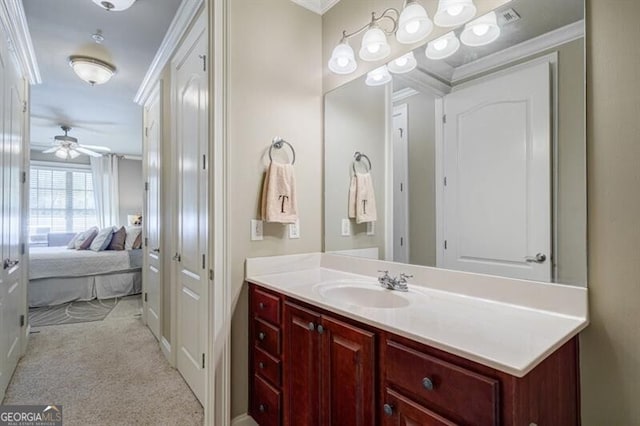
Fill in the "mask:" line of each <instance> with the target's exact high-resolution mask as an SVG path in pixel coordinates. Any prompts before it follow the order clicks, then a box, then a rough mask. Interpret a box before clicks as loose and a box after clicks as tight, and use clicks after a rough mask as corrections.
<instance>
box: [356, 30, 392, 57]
mask: <svg viewBox="0 0 640 426" xmlns="http://www.w3.org/2000/svg"><path fill="white" fill-rule="evenodd" d="M390 54H391V46H389V43H388V42H387V35H386V34H385V33H384V31H382V30H381V29H380V27H378V25H377V24H371V26H370V27H369V29H368V30H367V32H366V33H364V36H363V37H362V45H361V47H360V52H359V53H358V55H359V56H360V59H362V60H363V61H379V60H381V59H384V58H386V57H387V56H389V55H390Z"/></svg>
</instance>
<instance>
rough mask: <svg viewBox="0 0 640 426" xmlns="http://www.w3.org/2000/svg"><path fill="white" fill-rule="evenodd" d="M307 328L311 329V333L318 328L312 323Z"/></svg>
mask: <svg viewBox="0 0 640 426" xmlns="http://www.w3.org/2000/svg"><path fill="white" fill-rule="evenodd" d="M307 328H308V329H309V331H313V330H315V328H316V325H315V324H314V323H312V322H310V323H309V324H307Z"/></svg>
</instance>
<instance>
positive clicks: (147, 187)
mask: <svg viewBox="0 0 640 426" xmlns="http://www.w3.org/2000/svg"><path fill="white" fill-rule="evenodd" d="M144 190H145V191H148V190H149V182H145V183H144Z"/></svg>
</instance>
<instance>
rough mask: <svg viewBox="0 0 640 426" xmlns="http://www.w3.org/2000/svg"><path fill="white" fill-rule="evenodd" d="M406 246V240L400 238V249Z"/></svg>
mask: <svg viewBox="0 0 640 426" xmlns="http://www.w3.org/2000/svg"><path fill="white" fill-rule="evenodd" d="M402 246H404V238H403V237H400V247H402Z"/></svg>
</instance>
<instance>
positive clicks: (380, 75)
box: [365, 65, 391, 86]
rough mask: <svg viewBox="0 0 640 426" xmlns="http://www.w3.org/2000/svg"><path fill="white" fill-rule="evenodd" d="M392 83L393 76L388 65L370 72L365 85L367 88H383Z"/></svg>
mask: <svg viewBox="0 0 640 426" xmlns="http://www.w3.org/2000/svg"><path fill="white" fill-rule="evenodd" d="M390 81H391V74H389V70H388V69H387V66H386V65H383V66H381V67H379V68H376V69H374V70H373V71H369V72H368V73H367V79H366V81H365V83H366V84H367V86H382V85H385V84H387V83H388V82H390Z"/></svg>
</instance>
